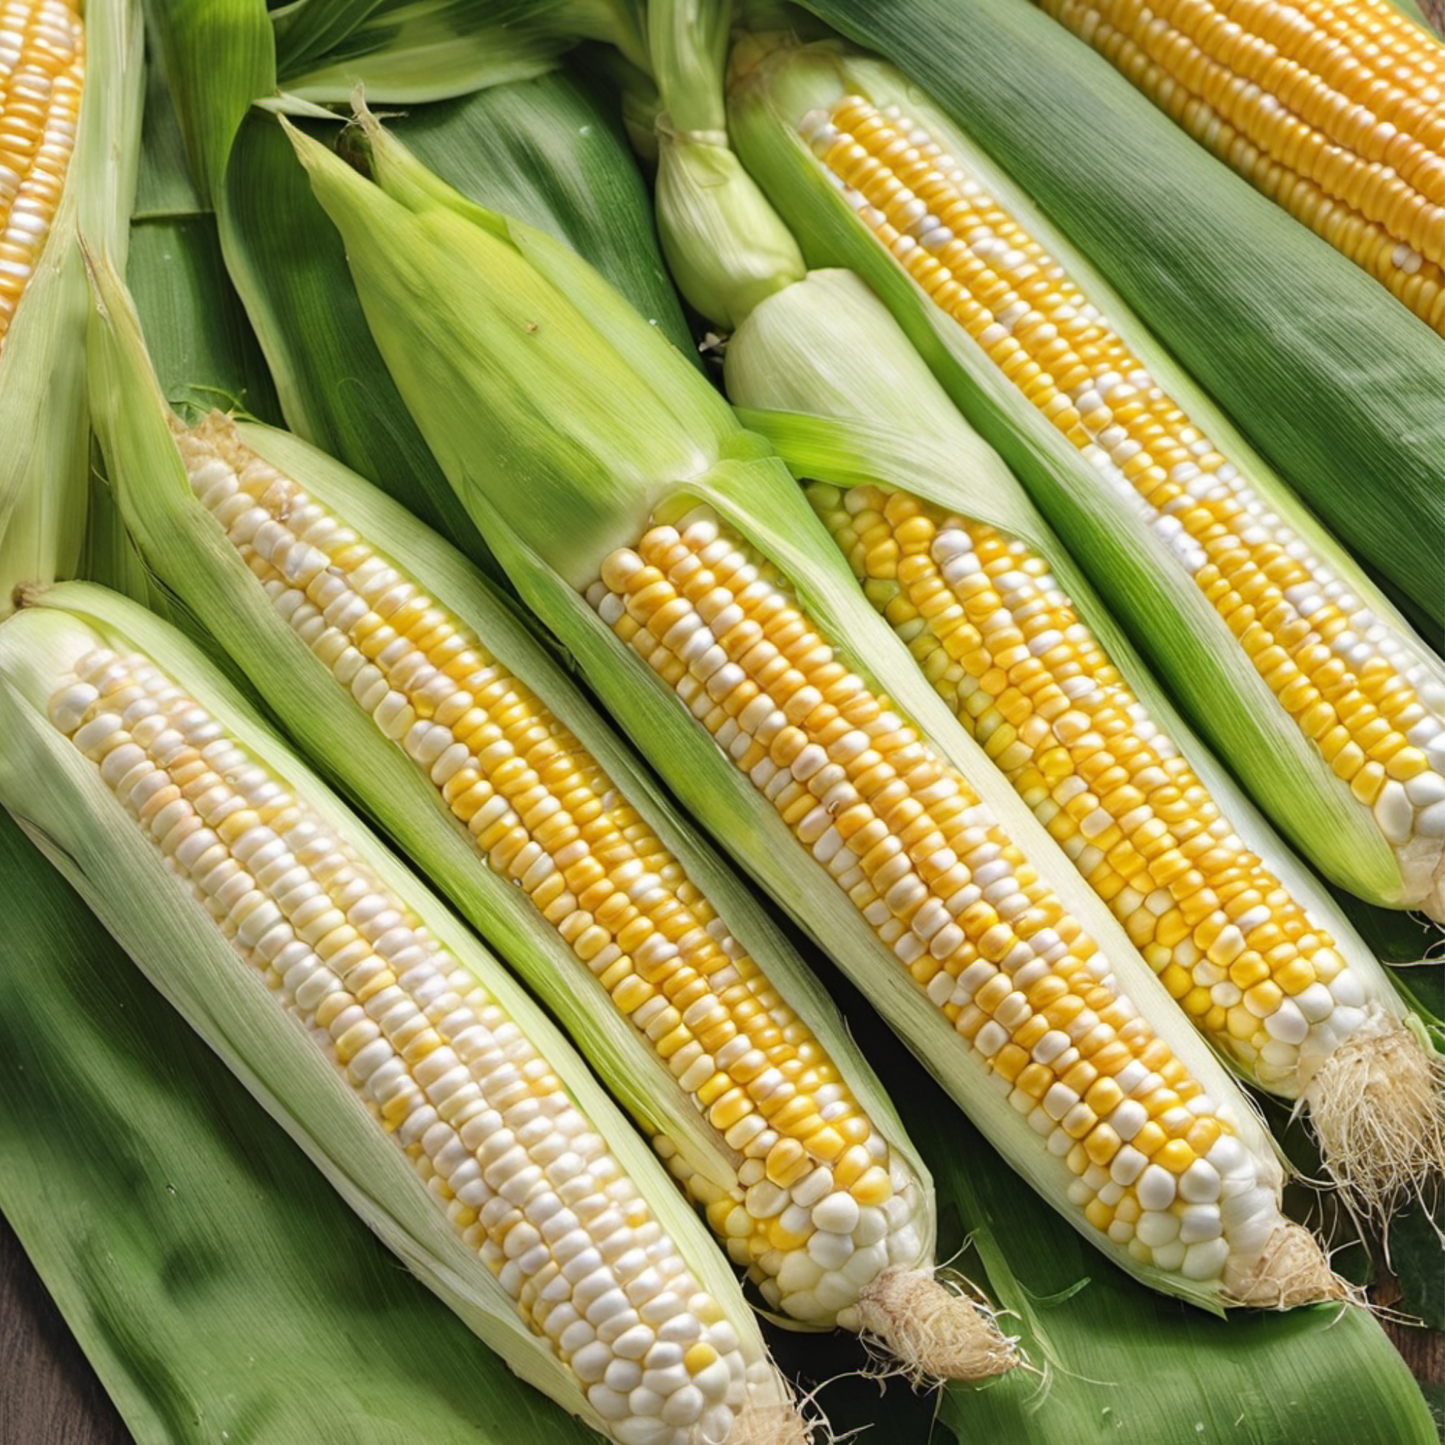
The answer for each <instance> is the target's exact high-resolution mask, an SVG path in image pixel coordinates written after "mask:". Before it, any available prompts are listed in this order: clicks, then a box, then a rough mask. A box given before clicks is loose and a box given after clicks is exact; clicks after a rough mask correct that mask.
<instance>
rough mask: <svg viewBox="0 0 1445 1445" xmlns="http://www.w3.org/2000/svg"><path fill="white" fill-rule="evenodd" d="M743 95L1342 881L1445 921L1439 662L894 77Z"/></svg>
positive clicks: (1024, 207)
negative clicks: (1443, 918)
mask: <svg viewBox="0 0 1445 1445" xmlns="http://www.w3.org/2000/svg"><path fill="white" fill-rule="evenodd" d="M754 58H755V57H754ZM735 102H736V103H735V105H734V110H733V118H734V127H735V134H736V136H737V141H738V145H739V147H740V149H741V151H742V153H743V156H744V159H745V160H746V161H747V162H748V164H749V166H750V168H751V169H752V170H753V171H754V173H755V175H756V176H757V178H758V179H759V180H760V181H761V183H762V184H763V187H764V189H765V190H766V191H767V192H768V194H769V196H770V198H771V199H772V201H773V202H774V204H775V205H777V206H778V208H779V210H780V211H781V212H782V213H783V215H784V217H785V219H787V220H789V222H790V223H791V224H792V225H793V227H794V230H795V232H796V233H797V234H798V235H799V238H800V240H801V241H802V243H803V247H804V251H805V254H807V255H809V256H810V258H811V259H813V260H814V261H815V262H817V263H820V264H823V263H834V264H844V265H848V266H851V267H852V268H853V269H855V270H857V271H858V272H859V273H860V274H861V275H862V276H863V277H864V278H865V279H867V280H868V281H869V282H870V283H871V284H872V285H873V287H874V288H875V289H876V290H877V291H878V293H879V295H880V296H881V297H882V298H883V299H884V301H885V302H887V304H888V305H889V307H890V309H892V310H893V311H894V314H895V315H896V316H897V317H898V318H899V320H900V322H901V323H902V325H903V327H904V329H905V330H906V331H907V332H908V333H909V335H910V337H911V339H912V340H913V341H914V343H915V345H916V346H918V348H919V349H920V351H921V352H922V354H923V355H924V356H925V358H926V359H927V360H928V361H929V362H930V364H931V365H932V366H933V368H934V370H935V372H936V374H937V375H938V376H939V378H940V380H941V381H942V382H943V384H944V386H945V388H946V389H947V390H948V392H949V394H950V395H951V396H952V397H953V399H954V401H955V402H956V403H957V404H958V405H959V407H960V409H961V410H962V411H963V412H964V414H965V416H966V417H968V419H969V420H970V421H971V422H972V423H973V424H974V426H975V427H976V428H977V429H978V430H979V432H980V433H981V434H982V435H983V436H984V438H985V439H986V440H988V441H990V442H992V443H993V444H994V445H995V446H996V447H997V448H998V449H999V450H1000V452H1002V454H1003V456H1004V458H1005V460H1006V461H1008V462H1009V463H1010V464H1011V465H1012V466H1013V468H1014V470H1015V471H1016V472H1017V473H1018V475H1019V477H1020V478H1021V479H1022V480H1023V481H1024V482H1025V484H1026V485H1028V487H1029V488H1030V490H1031V491H1032V493H1033V495H1034V499H1035V501H1036V502H1037V503H1038V505H1039V506H1040V508H1041V510H1042V511H1043V512H1044V514H1045V515H1046V516H1047V517H1048V518H1049V520H1050V521H1051V523H1052V524H1053V525H1054V526H1055V527H1056V529H1057V530H1058V531H1059V533H1060V535H1061V536H1062V537H1063V538H1064V540H1065V541H1066V542H1067V543H1069V544H1070V545H1071V547H1072V549H1073V550H1074V552H1075V554H1076V555H1077V556H1078V557H1079V560H1080V561H1081V562H1082V563H1083V565H1084V567H1085V569H1086V570H1087V571H1088V573H1089V575H1090V577H1091V578H1092V580H1093V581H1094V583H1095V585H1096V586H1097V587H1098V588H1099V590H1100V591H1101V593H1102V594H1103V595H1104V597H1105V599H1106V600H1107V601H1109V602H1110V603H1111V605H1113V606H1114V607H1115V609H1116V610H1117V611H1118V612H1119V613H1120V615H1121V616H1122V617H1123V619H1124V621H1125V623H1126V625H1127V626H1129V627H1130V629H1131V631H1132V633H1133V635H1134V638H1135V640H1136V642H1138V643H1139V645H1140V646H1141V647H1143V648H1144V650H1145V652H1146V654H1147V656H1148V657H1149V660H1150V661H1151V662H1152V664H1153V665H1154V667H1155V668H1156V670H1157V671H1158V672H1159V673H1160V674H1161V675H1162V676H1163V677H1164V678H1165V679H1166V680H1167V681H1168V682H1169V683H1170V684H1172V686H1173V688H1174V692H1175V694H1176V696H1177V697H1178V698H1179V699H1180V701H1181V703H1182V704H1183V706H1184V707H1185V708H1186V710H1187V711H1188V713H1189V714H1190V716H1191V718H1192V720H1193V721H1194V722H1195V723H1196V725H1197V726H1199V728H1200V729H1201V730H1202V731H1203V732H1204V734H1205V736H1206V738H1207V739H1208V740H1209V741H1210V742H1211V743H1212V745H1213V746H1214V748H1215V750H1216V751H1217V752H1218V753H1219V755H1220V756H1221V757H1222V758H1223V759H1224V760H1225V761H1226V762H1227V763H1228V764H1229V766H1230V767H1231V768H1232V769H1233V770H1234V771H1235V772H1237V773H1238V774H1239V775H1240V777H1241V778H1243V780H1244V781H1245V783H1246V785H1247V786H1248V787H1249V788H1250V790H1251V791H1252V792H1253V793H1254V795H1255V797H1256V798H1257V799H1258V800H1259V801H1260V802H1261V803H1262V804H1263V806H1264V808H1265V810H1266V812H1267V814H1268V815H1269V817H1270V818H1271V820H1272V821H1273V822H1275V823H1276V824H1277V825H1278V826H1279V827H1281V828H1282V829H1283V830H1284V831H1285V832H1286V833H1288V834H1289V836H1290V837H1291V838H1292V839H1293V840H1294V841H1295V843H1296V844H1297V846H1298V847H1299V848H1300V849H1301V851H1302V852H1304V853H1305V854H1306V855H1307V856H1308V857H1310V858H1311V859H1313V861H1314V862H1315V863H1316V864H1317V865H1318V866H1319V867H1320V868H1321V869H1322V870H1323V871H1324V872H1325V873H1326V874H1328V875H1329V876H1330V877H1331V878H1333V879H1334V880H1335V881H1336V882H1338V883H1339V884H1341V886H1343V887H1346V888H1348V889H1350V890H1351V891H1353V892H1355V893H1357V894H1359V895H1360V896H1361V897H1363V898H1366V899H1368V900H1369V901H1371V902H1375V903H1378V904H1381V905H1384V906H1388V907H1395V908H1421V909H1423V910H1424V911H1426V912H1427V913H1430V914H1431V915H1432V916H1435V917H1445V664H1442V663H1441V662H1440V660H1439V659H1438V658H1437V657H1435V656H1433V655H1432V654H1431V653H1430V652H1429V650H1428V649H1427V648H1425V646H1424V645H1423V644H1422V643H1421V642H1420V641H1419V639H1418V638H1416V637H1415V636H1414V634H1413V633H1412V632H1411V631H1410V629H1409V627H1408V625H1407V624H1406V623H1405V622H1404V621H1403V619H1401V618H1400V616H1399V615H1398V613H1396V612H1395V610H1394V609H1393V608H1392V607H1391V606H1390V604H1389V603H1388V601H1387V600H1386V599H1385V598H1384V597H1383V596H1382V595H1380V593H1379V592H1378V590H1377V589H1376V588H1375V587H1373V586H1372V585H1371V583H1370V582H1369V580H1368V579H1367V578H1366V577H1365V575H1364V573H1363V572H1362V570H1361V569H1360V568H1359V567H1358V565H1356V564H1355V563H1354V561H1353V560H1352V559H1351V558H1350V557H1349V556H1348V554H1347V553H1346V552H1345V551H1344V549H1343V548H1342V547H1340V546H1339V545H1338V543H1336V542H1335V541H1334V540H1333V539H1332V538H1330V537H1329V536H1328V535H1327V534H1326V533H1325V532H1324V531H1323V530H1322V529H1321V528H1320V527H1319V526H1318V525H1317V524H1316V523H1314V522H1313V520H1312V519H1311V518H1310V517H1309V516H1308V514H1307V513H1306V512H1305V511H1304V509H1303V508H1302V507H1301V506H1300V505H1299V503H1298V502H1297V501H1296V500H1295V498H1293V497H1292V496H1291V495H1290V494H1289V492H1288V491H1287V490H1286V488H1285V487H1284V486H1283V484H1282V483H1281V482H1280V481H1279V480H1278V478H1276V477H1275V476H1274V475H1273V473H1271V472H1270V471H1269V470H1268V468H1267V467H1266V466H1265V465H1264V463H1263V462H1262V461H1260V460H1259V458H1258V457H1256V456H1255V455H1254V453H1253V452H1251V451H1250V449H1249V448H1248V447H1247V446H1246V445H1245V443H1244V442H1243V440H1242V439H1240V438H1239V437H1238V436H1237V435H1236V433H1235V432H1234V430H1233V428H1232V427H1231V426H1230V425H1229V424H1228V423H1227V422H1226V421H1225V419H1224V417H1223V416H1222V415H1221V414H1220V413H1219V412H1218V411H1217V410H1216V409H1215V408H1214V407H1213V406H1212V405H1211V404H1210V403H1209V402H1208V401H1207V400H1206V399H1205V397H1204V395H1203V393H1202V392H1201V391H1200V390H1199V389H1198V388H1197V387H1196V386H1194V385H1193V384H1192V383H1191V382H1190V381H1189V380H1188V379H1187V378H1186V377H1185V376H1184V375H1183V374H1182V373H1181V372H1180V371H1179V370H1178V368H1177V367H1175V366H1174V365H1173V364H1172V363H1171V362H1170V361H1169V359H1168V357H1167V356H1166V355H1165V354H1164V352H1163V350H1162V349H1161V348H1160V347H1159V346H1158V345H1157V344H1156V343H1155V342H1154V341H1153V340H1152V338H1150V337H1149V336H1148V334H1147V333H1146V332H1145V331H1144V330H1143V328H1142V327H1141V326H1140V325H1139V323H1138V322H1137V321H1136V320H1135V319H1134V317H1133V316H1132V315H1131V314H1130V313H1129V312H1128V310H1127V309H1126V308H1125V306H1124V304H1123V302H1122V301H1120V300H1119V298H1118V297H1117V296H1116V295H1115V294H1114V293H1113V292H1112V291H1111V290H1110V289H1109V288H1108V287H1107V286H1106V285H1105V283H1104V282H1103V281H1102V280H1100V279H1099V278H1098V277H1097V276H1096V275H1095V274H1094V273H1093V271H1092V269H1091V268H1090V267H1089V266H1088V265H1087V263H1086V262H1085V261H1084V260H1083V259H1082V258H1081V257H1079V256H1078V255H1076V254H1075V253H1074V252H1073V250H1072V248H1071V247H1069V245H1068V243H1067V242H1065V241H1064V240H1063V238H1062V237H1061V236H1059V235H1058V234H1057V233H1056V232H1055V231H1054V230H1053V228H1052V227H1051V226H1049V225H1048V223H1047V222H1046V221H1045V220H1044V218H1043V217H1042V216H1041V215H1040V214H1039V213H1038V212H1037V211H1036V210H1035V209H1034V208H1033V206H1032V205H1030V204H1029V202H1028V201H1027V200H1026V199H1025V198H1024V197H1023V196H1022V195H1021V194H1020V192H1019V191H1018V189H1017V188H1016V187H1015V186H1013V185H1012V184H1011V183H1010V182H1009V181H1008V180H1007V179H1006V178H1005V177H1004V176H1003V175H1002V174H1001V173H1000V172H999V171H998V170H997V168H996V167H994V166H993V165H992V164H990V163H989V162H988V161H986V160H985V159H984V158H983V157H982V156H981V155H980V154H979V153H978V151H977V150H976V148H975V147H973V146H972V145H970V144H969V142H968V141H967V140H966V139H965V138H964V137H963V135H962V134H960V133H959V131H958V130H957V129H956V128H954V127H953V126H951V125H950V124H949V123H948V122H947V120H946V119H945V118H944V117H943V116H942V115H941V114H940V113H939V112H938V111H937V110H935V109H934V108H933V107H932V106H931V105H930V104H929V102H928V101H927V99H926V98H925V97H923V96H921V95H919V94H918V92H917V91H916V90H913V89H911V88H909V87H907V86H906V83H905V82H904V80H903V78H902V77H901V76H900V75H899V74H898V73H897V72H896V71H894V70H893V69H892V68H891V67H889V66H887V65H884V64H882V63H881V62H876V61H871V60H867V59H864V58H861V57H856V56H852V55H848V54H845V53H844V52H843V51H842V50H841V49H840V48H839V47H837V46H835V45H824V46H813V47H805V48H801V49H797V48H792V47H789V46H786V45H784V46H780V47H779V48H777V49H776V50H775V51H774V52H773V53H772V54H770V55H768V56H767V58H765V59H762V60H760V61H758V62H757V64H756V65H755V66H754V68H753V69H752V70H751V73H749V74H747V75H746V76H744V77H743V78H742V79H741V80H740V82H739V84H738V86H737V89H736V92H735Z"/></svg>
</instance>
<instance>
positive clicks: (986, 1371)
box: [858, 1267, 1019, 1386]
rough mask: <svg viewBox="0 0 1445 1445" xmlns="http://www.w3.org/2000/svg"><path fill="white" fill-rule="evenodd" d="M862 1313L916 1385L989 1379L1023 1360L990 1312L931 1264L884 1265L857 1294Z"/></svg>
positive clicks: (868, 1329)
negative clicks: (930, 1267)
mask: <svg viewBox="0 0 1445 1445" xmlns="http://www.w3.org/2000/svg"><path fill="white" fill-rule="evenodd" d="M858 1318H859V1321H860V1323H861V1325H862V1330H863V1333H864V1335H865V1336H866V1337H868V1338H871V1339H873V1340H876V1341H877V1342H878V1343H879V1344H880V1345H882V1346H883V1348H884V1350H886V1352H887V1355H888V1358H889V1360H890V1362H892V1363H893V1364H894V1367H895V1369H896V1370H897V1372H899V1373H901V1374H903V1375H905V1376H906V1377H907V1378H909V1379H910V1380H912V1381H913V1382H914V1383H915V1384H917V1385H922V1386H928V1385H931V1384H933V1383H935V1382H936V1381H938V1380H969V1381H977V1380H987V1379H991V1378H992V1377H993V1376H995V1375H1002V1374H1005V1373H1006V1372H1007V1371H1009V1370H1011V1369H1013V1368H1014V1366H1016V1365H1017V1364H1018V1363H1019V1357H1018V1355H1017V1354H1016V1353H1015V1351H1014V1345H1013V1341H1012V1340H1010V1339H1008V1338H1007V1336H1005V1335H1004V1334H1003V1333H1002V1332H1001V1331H1000V1330H999V1328H998V1325H997V1324H996V1323H995V1322H994V1319H993V1316H992V1314H991V1313H990V1312H989V1311H988V1310H987V1309H986V1308H984V1307H981V1306H979V1305H978V1304H976V1303H975V1302H974V1301H973V1300H972V1299H970V1298H969V1296H968V1295H966V1294H964V1293H962V1292H960V1291H956V1290H952V1289H950V1288H949V1287H948V1286H947V1285H946V1284H945V1283H944V1282H943V1281H942V1280H941V1279H939V1278H938V1277H937V1276H936V1275H934V1274H933V1273H932V1272H930V1271H928V1270H920V1269H904V1268H901V1267H900V1268H896V1269H888V1270H884V1271H883V1273H882V1274H880V1275H878V1277H877V1278H876V1279H874V1280H873V1281H872V1282H871V1283H870V1284H869V1285H868V1287H867V1288H866V1289H864V1290H863V1292H862V1293H861V1294H860V1295H859V1297H858Z"/></svg>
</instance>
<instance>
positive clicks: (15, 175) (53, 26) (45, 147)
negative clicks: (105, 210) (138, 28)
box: [0, 0, 85, 347]
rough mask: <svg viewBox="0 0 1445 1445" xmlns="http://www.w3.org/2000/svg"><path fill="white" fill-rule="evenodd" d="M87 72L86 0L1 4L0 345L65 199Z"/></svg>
mask: <svg viewBox="0 0 1445 1445" xmlns="http://www.w3.org/2000/svg"><path fill="white" fill-rule="evenodd" d="M84 73H85V31H84V28H83V27H82V25H81V23H80V10H79V7H78V5H76V4H73V3H70V0H8V3H6V4H5V5H4V6H3V7H0V347H3V346H4V344H5V333H6V332H7V331H8V330H9V328H10V322H11V319H12V318H13V317H14V315H15V308H16V306H17V305H18V304H19V301H20V295H21V292H22V291H24V289H25V285H26V283H27V282H28V281H29V280H30V277H31V275H32V274H33V272H34V270H35V265H36V261H37V260H38V259H39V256H40V252H41V250H42V249H43V248H44V246H45V241H46V237H47V236H48V235H49V234H50V225H51V222H52V221H53V220H54V218H55V212H56V210H57V208H58V207H59V205H60V193H61V189H62V187H63V186H64V184H65V173H66V170H67V168H68V167H69V165H70V153H71V151H72V150H73V149H74V146H75V132H76V125H77V123H78V121H79V118H80V90H81V84H82V81H83V78H84Z"/></svg>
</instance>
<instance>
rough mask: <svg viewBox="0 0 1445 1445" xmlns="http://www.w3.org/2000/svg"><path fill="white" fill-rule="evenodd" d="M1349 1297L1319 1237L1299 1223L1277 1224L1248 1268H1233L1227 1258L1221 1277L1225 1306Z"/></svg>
mask: <svg viewBox="0 0 1445 1445" xmlns="http://www.w3.org/2000/svg"><path fill="white" fill-rule="evenodd" d="M1350 1298H1351V1290H1350V1287H1349V1286H1348V1285H1347V1284H1346V1283H1345V1282H1344V1280H1342V1279H1341V1278H1340V1277H1339V1276H1338V1275H1337V1274H1336V1273H1335V1272H1334V1270H1332V1269H1331V1268H1330V1264H1329V1260H1328V1259H1326V1258H1325V1254H1324V1251H1323V1250H1322V1249H1321V1248H1320V1242H1319V1240H1317V1239H1316V1238H1315V1237H1314V1235H1313V1234H1311V1233H1310V1232H1309V1230H1308V1229H1306V1228H1305V1227H1304V1226H1303V1225H1302V1224H1291V1223H1284V1224H1281V1225H1280V1226H1279V1227H1278V1228H1277V1229H1276V1230H1275V1231H1274V1233H1273V1234H1272V1235H1270V1237H1269V1240H1268V1242H1267V1243H1266V1244H1265V1246H1264V1248H1263V1249H1262V1250H1261V1251H1260V1252H1259V1255H1258V1257H1257V1258H1256V1259H1255V1261H1254V1267H1253V1268H1252V1269H1250V1270H1248V1271H1247V1272H1246V1271H1244V1270H1236V1269H1235V1267H1234V1262H1233V1261H1231V1266H1230V1268H1229V1269H1227V1270H1226V1272H1225V1276H1224V1302H1225V1303H1226V1304H1229V1305H1246V1306H1249V1307H1250V1308H1253V1309H1265V1310H1271V1309H1272V1310H1292V1309H1295V1308H1296V1307H1297V1306H1299V1305H1310V1304H1323V1303H1325V1302H1327V1301H1329V1300H1348V1299H1350Z"/></svg>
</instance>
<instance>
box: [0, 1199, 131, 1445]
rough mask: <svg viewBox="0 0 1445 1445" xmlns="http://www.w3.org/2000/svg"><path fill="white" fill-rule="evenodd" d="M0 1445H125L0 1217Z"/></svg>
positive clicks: (91, 1374)
mask: <svg viewBox="0 0 1445 1445" xmlns="http://www.w3.org/2000/svg"><path fill="white" fill-rule="evenodd" d="M0 1445H131V1436H130V1432H129V1431H128V1430H127V1429H126V1428H125V1425H124V1424H123V1423H122V1421H121V1418H120V1414H119V1413H118V1412H117V1410H116V1408H115V1406H114V1405H112V1404H111V1402H110V1397H109V1396H108V1395H107V1394H106V1393H105V1390H104V1388H103V1387H102V1385H101V1383H100V1381H99V1380H98V1379H97V1378H96V1374H95V1371H94V1370H93V1369H91V1367H90V1362H89V1361H88V1360H87V1359H86V1358H85V1356H84V1355H83V1354H82V1353H81V1351H80V1346H79V1345H78V1344H76V1342H75V1336H74V1335H72V1334H71V1333H70V1330H69V1328H68V1327H67V1326H66V1323H65V1321H64V1320H63V1319H62V1318H61V1316H60V1311H59V1310H58V1309H57V1308H56V1307H55V1302H54V1301H53V1300H52V1299H51V1298H50V1296H49V1295H48V1294H47V1293H46V1291H45V1286H44V1285H43V1284H42V1283H41V1282H40V1276H39V1275H37V1274H36V1273H35V1270H34V1268H33V1266H32V1265H31V1263H30V1261H29V1260H28V1259H27V1258H26V1257H25V1251H24V1250H23V1249H21V1247H20V1241H19V1240H18V1239H16V1237H15V1231H14V1230H13V1229H11V1228H10V1225H9V1224H8V1223H7V1222H6V1221H5V1219H4V1218H3V1217H0Z"/></svg>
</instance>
